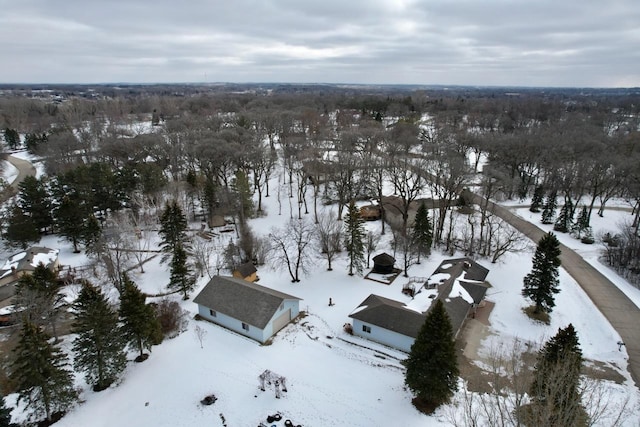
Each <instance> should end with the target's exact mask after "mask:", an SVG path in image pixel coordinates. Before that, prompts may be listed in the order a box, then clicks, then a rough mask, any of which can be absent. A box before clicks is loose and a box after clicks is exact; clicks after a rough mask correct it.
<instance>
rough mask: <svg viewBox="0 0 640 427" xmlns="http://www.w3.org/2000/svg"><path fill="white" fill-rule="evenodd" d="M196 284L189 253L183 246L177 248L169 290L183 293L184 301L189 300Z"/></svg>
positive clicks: (174, 253)
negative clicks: (189, 262)
mask: <svg viewBox="0 0 640 427" xmlns="http://www.w3.org/2000/svg"><path fill="white" fill-rule="evenodd" d="M195 284H196V279H195V276H194V275H193V271H192V270H191V267H190V266H189V264H188V263H187V251H185V250H184V248H183V247H182V245H180V244H179V245H178V246H176V248H175V249H174V252H173V258H172V259H171V276H170V279H169V289H175V290H177V291H180V292H182V299H184V300H188V299H189V292H191V291H192V290H193V287H194V286H195Z"/></svg>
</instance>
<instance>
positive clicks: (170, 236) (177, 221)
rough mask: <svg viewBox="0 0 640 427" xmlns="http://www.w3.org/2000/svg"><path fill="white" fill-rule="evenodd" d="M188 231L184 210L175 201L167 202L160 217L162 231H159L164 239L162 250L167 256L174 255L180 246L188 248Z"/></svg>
mask: <svg viewBox="0 0 640 427" xmlns="http://www.w3.org/2000/svg"><path fill="white" fill-rule="evenodd" d="M186 231H187V217H186V216H185V214H184V213H183V212H182V208H181V207H180V205H178V202H176V201H175V200H172V201H171V202H167V203H166V205H165V208H164V211H163V212H162V216H161V217H160V230H159V231H158V233H159V234H160V236H161V237H162V250H163V251H164V252H165V253H166V254H173V253H174V252H175V249H176V247H177V246H178V245H182V246H183V247H186V241H187V234H186ZM165 260H166V258H165Z"/></svg>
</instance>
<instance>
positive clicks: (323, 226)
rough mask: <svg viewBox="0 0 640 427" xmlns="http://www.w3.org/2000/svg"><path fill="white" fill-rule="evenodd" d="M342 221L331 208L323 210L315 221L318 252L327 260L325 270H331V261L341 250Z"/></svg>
mask: <svg viewBox="0 0 640 427" xmlns="http://www.w3.org/2000/svg"><path fill="white" fill-rule="evenodd" d="M342 228H343V227H342V222H340V221H338V220H337V218H336V214H335V212H334V211H333V210H324V211H323V212H321V214H320V216H319V217H318V222H317V223H316V236H317V238H318V243H319V246H320V252H321V253H322V255H323V257H324V258H326V260H327V264H328V265H327V270H328V271H332V270H333V268H332V266H331V263H332V262H333V260H334V259H335V257H336V255H337V254H338V253H339V252H340V250H341V245H342Z"/></svg>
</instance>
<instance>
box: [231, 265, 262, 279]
mask: <svg viewBox="0 0 640 427" xmlns="http://www.w3.org/2000/svg"><path fill="white" fill-rule="evenodd" d="M236 271H237V272H238V273H240V274H241V275H242V277H249V276H251V275H252V274H253V273H255V272H256V271H258V270H257V269H256V266H255V265H253V263H252V262H245V263H244V264H240V265H239V266H238V268H236Z"/></svg>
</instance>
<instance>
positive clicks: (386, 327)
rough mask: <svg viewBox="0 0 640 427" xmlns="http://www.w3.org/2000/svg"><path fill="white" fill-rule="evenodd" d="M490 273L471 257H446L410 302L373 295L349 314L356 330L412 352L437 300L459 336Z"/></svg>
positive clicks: (363, 334) (365, 336)
mask: <svg viewBox="0 0 640 427" xmlns="http://www.w3.org/2000/svg"><path fill="white" fill-rule="evenodd" d="M488 274H489V270H487V269H486V268H484V267H483V266H481V265H480V264H478V263H476V262H475V261H473V260H471V259H469V258H456V259H449V260H445V261H443V262H442V263H441V264H440V265H439V266H438V268H437V269H436V270H435V271H434V273H433V274H432V275H431V276H430V277H429V278H428V279H427V281H426V282H425V283H424V284H423V285H422V287H421V288H420V289H419V290H418V291H417V292H416V293H415V295H414V296H413V298H412V299H411V300H409V301H407V302H400V301H395V300H392V299H389V298H384V297H381V296H379V295H374V294H372V295H369V296H368V297H367V298H366V299H365V300H364V301H363V302H362V303H361V304H360V305H359V306H358V307H357V308H356V309H355V310H354V311H353V312H351V314H350V315H349V317H350V318H351V319H353V328H352V329H353V333H354V334H355V335H357V336H360V337H363V338H367V339H369V340H372V341H376V342H378V343H380V344H384V345H388V346H390V347H393V348H396V349H398V350H402V351H405V352H409V351H410V350H411V345H412V344H413V342H414V341H415V339H416V337H417V336H418V333H419V332H420V329H421V328H422V325H423V324H424V321H425V318H426V315H427V313H428V312H429V309H430V308H431V307H432V305H433V302H434V301H435V300H436V299H440V300H442V302H443V303H444V307H445V310H446V312H447V314H448V315H449V319H450V320H451V326H452V329H453V333H454V336H457V335H458V332H459V331H460V329H461V328H462V325H463V323H464V321H465V320H466V319H467V317H469V316H470V315H472V314H473V313H475V310H476V308H477V307H478V305H479V304H480V303H481V302H482V300H483V299H484V296H485V294H486V292H487V288H488V286H487V284H486V282H485V279H486V277H487V275H488Z"/></svg>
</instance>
